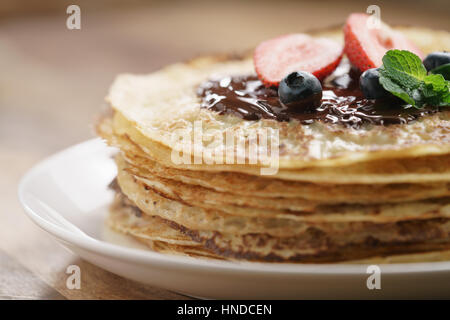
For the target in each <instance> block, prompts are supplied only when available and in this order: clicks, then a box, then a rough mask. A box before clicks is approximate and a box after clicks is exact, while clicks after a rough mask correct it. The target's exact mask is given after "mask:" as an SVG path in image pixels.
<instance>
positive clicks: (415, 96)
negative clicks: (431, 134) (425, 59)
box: [379, 50, 450, 108]
mask: <svg viewBox="0 0 450 320" xmlns="http://www.w3.org/2000/svg"><path fill="white" fill-rule="evenodd" d="M438 71H439V70H438ZM379 81H380V84H381V85H382V86H383V88H384V89H385V90H387V91H389V92H390V93H392V94H393V95H395V96H397V97H399V98H400V99H402V100H403V101H405V102H406V103H408V104H410V105H412V106H414V107H416V108H421V107H423V106H425V105H429V106H436V107H440V106H450V92H449V88H450V81H447V80H445V78H444V77H443V76H442V74H440V73H439V72H436V73H433V74H427V70H426V69H425V67H424V65H423V64H422V61H421V60H420V58H419V57H418V56H416V55H415V54H414V53H412V52H409V51H406V50H389V51H388V52H386V54H385V55H384V57H383V66H382V67H381V68H380V80H379Z"/></svg>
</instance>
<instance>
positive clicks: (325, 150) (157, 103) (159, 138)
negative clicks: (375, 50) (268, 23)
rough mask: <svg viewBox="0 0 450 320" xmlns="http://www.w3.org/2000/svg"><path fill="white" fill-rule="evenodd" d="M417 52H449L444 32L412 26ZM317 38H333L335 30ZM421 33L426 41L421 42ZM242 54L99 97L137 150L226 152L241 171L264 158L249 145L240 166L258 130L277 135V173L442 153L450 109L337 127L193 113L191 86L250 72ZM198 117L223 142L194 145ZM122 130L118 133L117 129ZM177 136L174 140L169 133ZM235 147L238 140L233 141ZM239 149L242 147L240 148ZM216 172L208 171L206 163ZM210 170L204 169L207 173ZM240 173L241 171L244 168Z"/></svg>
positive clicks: (448, 148) (127, 83) (132, 80)
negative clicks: (253, 156)
mask: <svg viewBox="0 0 450 320" xmlns="http://www.w3.org/2000/svg"><path fill="white" fill-rule="evenodd" d="M403 31H404V32H405V34H406V35H407V36H408V37H410V38H411V40H413V41H414V42H415V43H416V44H417V45H418V46H419V47H420V48H421V49H422V50H423V51H424V52H425V53H428V52H430V51H436V50H449V49H450V35H448V34H446V33H443V34H439V36H436V41H435V42H433V41H434V38H430V37H429V33H422V32H421V30H416V29H413V28H409V29H405V30H403ZM325 35H327V36H330V37H335V38H339V37H340V36H341V35H340V31H335V32H327V33H325ZM424 35H426V36H427V38H425V37H424ZM253 73H254V71H253V64H252V59H251V58H250V57H239V58H233V57H228V56H226V57H206V58H199V59H196V60H193V61H191V62H188V63H178V64H174V65H172V66H169V67H166V68H164V69H162V70H160V71H158V72H155V73H152V74H149V75H131V74H123V75H119V76H118V77H117V79H116V80H115V82H114V84H113V85H112V87H111V89H110V92H109V95H108V97H107V100H108V101H109V102H110V104H111V106H112V107H113V108H114V109H115V111H116V114H119V116H120V117H122V118H123V119H122V123H123V124H124V128H126V127H128V128H133V129H134V130H135V131H134V133H133V132H127V134H128V135H130V137H131V138H132V140H134V141H136V140H139V141H136V142H137V143H138V144H139V145H140V146H141V147H143V148H145V146H146V145H147V144H148V145H149V146H151V145H152V143H154V142H158V143H160V144H162V145H163V146H165V147H168V148H169V149H170V150H177V151H183V152H185V153H186V152H188V153H190V155H192V156H193V155H194V150H197V151H200V152H201V153H200V154H202V155H203V159H205V160H206V161H205V162H207V161H208V160H209V161H213V160H214V159H216V160H217V158H214V153H213V152H212V151H213V150H212V148H213V149H214V152H216V155H217V154H220V152H222V154H223V155H225V154H227V152H228V151H229V148H232V149H233V150H232V151H233V152H234V154H237V155H240V156H242V157H245V158H246V162H245V163H246V164H247V165H246V167H252V166H253V167H259V166H263V165H267V164H268V161H269V160H270V159H269V158H268V157H269V156H268V155H270V154H271V152H273V151H272V150H273V148H272V149H271V144H270V143H271V142H269V143H268V150H269V151H268V152H267V150H264V148H257V149H256V151H257V152H258V154H257V159H258V161H257V163H255V164H252V165H248V163H249V159H248V150H247V149H246V147H245V146H248V142H249V140H250V139H252V137H255V135H256V134H257V133H256V132H257V131H258V130H259V129H262V128H263V129H266V130H269V131H268V132H269V135H270V132H274V131H275V130H278V132H279V141H275V144H276V146H277V148H278V147H279V167H280V169H297V168H306V167H316V166H336V165H339V166H342V165H347V164H351V163H355V162H361V161H369V160H380V159H389V158H408V157H422V156H433V155H445V154H448V153H449V152H450V111H441V112H438V113H435V114H433V115H428V116H423V117H421V118H419V119H418V120H417V121H415V122H412V123H408V124H398V125H390V126H364V127H361V128H349V127H343V126H341V125H339V124H332V123H324V122H320V121H317V122H314V123H313V124H311V125H302V124H301V123H299V122H297V121H295V120H291V121H290V122H278V121H274V120H258V121H246V120H243V119H241V118H239V117H236V116H232V115H219V114H218V113H217V112H214V111H211V110H208V109H205V108H201V104H200V99H199V98H198V97H197V95H196V88H197V87H198V85H199V84H200V83H202V82H203V81H206V80H208V79H210V78H212V77H221V76H229V75H241V74H242V75H247V74H253ZM199 120H201V127H202V130H203V132H206V131H208V132H209V133H213V134H217V135H218V136H221V137H223V142H222V143H217V140H215V142H216V143H214V144H213V143H210V141H206V140H202V141H199V140H195V139H193V136H194V127H195V126H194V123H195V122H196V121H199ZM124 130H126V129H124ZM175 131H177V132H183V134H187V135H188V137H189V139H190V142H191V146H190V148H188V149H186V140H183V141H181V142H180V140H177V139H175V137H174V132H175ZM230 132H239V138H240V139H244V142H245V143H244V144H241V145H240V144H237V143H234V144H233V145H232V146H230V145H227V144H226V140H225V138H224V137H226V135H227V133H230ZM177 138H179V136H177ZM241 142H242V141H241ZM243 145H244V147H243V148H242V146H243ZM210 167H216V166H210ZM216 168H217V170H221V171H224V170H225V171H243V170H240V169H239V166H236V165H227V164H224V165H220V166H217V167H216ZM211 169H212V168H211ZM244 171H245V170H244Z"/></svg>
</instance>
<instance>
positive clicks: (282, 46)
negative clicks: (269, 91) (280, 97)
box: [253, 34, 343, 86]
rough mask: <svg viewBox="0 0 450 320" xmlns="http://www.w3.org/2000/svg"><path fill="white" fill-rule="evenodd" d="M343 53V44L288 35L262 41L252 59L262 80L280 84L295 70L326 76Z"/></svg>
mask: <svg viewBox="0 0 450 320" xmlns="http://www.w3.org/2000/svg"><path fill="white" fill-rule="evenodd" d="M342 53H343V50H342V46H341V45H340V44H339V43H337V42H335V41H333V40H330V39H327V38H313V37H311V36H309V35H306V34H288V35H284V36H280V37H277V38H274V39H271V40H267V41H264V42H262V43H261V44H260V45H259V46H258V47H257V48H256V49H255V52H254V56H253V61H254V64H255V70H256V73H257V74H258V77H259V78H260V80H261V81H262V82H263V83H264V84H265V85H266V86H278V84H279V83H280V81H281V80H282V79H283V78H284V77H285V76H287V75H288V74H290V73H291V72H294V71H306V72H310V73H312V74H313V75H314V76H316V77H317V78H318V79H319V80H322V79H324V78H325V77H326V76H327V75H329V74H330V73H332V72H333V70H334V69H336V67H337V66H338V65H339V62H340V61H341V58H342Z"/></svg>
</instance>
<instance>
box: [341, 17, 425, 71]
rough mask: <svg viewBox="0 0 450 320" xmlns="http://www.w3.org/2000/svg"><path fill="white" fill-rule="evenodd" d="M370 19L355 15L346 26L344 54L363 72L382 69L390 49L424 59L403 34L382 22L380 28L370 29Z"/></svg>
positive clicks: (348, 20)
mask: <svg viewBox="0 0 450 320" xmlns="http://www.w3.org/2000/svg"><path fill="white" fill-rule="evenodd" d="M368 19H369V16H368V15H367V14H364V13H353V14H351V15H350V16H349V17H348V19H347V22H346V24H345V26H344V39H345V46H344V52H345V54H346V55H347V57H348V59H349V60H350V62H351V63H352V64H353V65H354V66H355V67H357V68H358V69H360V70H361V71H362V72H364V71H366V70H367V69H372V68H378V67H380V66H381V65H382V64H383V62H382V58H383V56H384V54H385V53H386V51H388V50H390V49H401V50H408V51H411V52H413V53H415V54H416V55H418V56H419V57H421V58H423V53H422V52H421V51H420V50H419V49H418V48H417V47H416V46H415V45H414V44H413V43H412V42H411V41H410V40H409V39H408V38H406V37H405V36H404V35H403V34H402V33H401V32H399V31H396V30H392V29H391V28H390V27H389V26H388V25H387V24H385V23H383V22H381V21H380V27H379V28H370V27H369V23H368Z"/></svg>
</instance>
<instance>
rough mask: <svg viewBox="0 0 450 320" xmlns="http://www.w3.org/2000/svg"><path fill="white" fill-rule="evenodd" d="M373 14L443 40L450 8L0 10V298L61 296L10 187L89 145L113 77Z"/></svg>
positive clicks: (410, 1)
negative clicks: (43, 164)
mask: <svg viewBox="0 0 450 320" xmlns="http://www.w3.org/2000/svg"><path fill="white" fill-rule="evenodd" d="M71 4H76V5H78V6H79V7H80V8H81V30H69V29H67V27H66V19H67V18H68V14H67V13H66V9H67V7H68V6H69V5H71ZM371 4H376V5H378V6H380V8H381V18H382V19H383V20H384V21H386V22H387V23H389V24H391V25H415V26H421V27H425V28H434V29H441V30H447V31H450V19H449V15H450V1H449V0H416V1H414V0H396V1H374V0H371V1H357V0H353V1H351V0H344V1H336V0H334V1H332V0H321V1H318V0H311V1H284V0H276V1H264V0H259V1H258V0H254V1H243V0H241V1H237V0H227V1H211V0H210V1H162V0H161V1H138V0H131V1H118V0H111V1H106V0H97V1H93V0H90V1H89V0H86V1H78V0H74V1H65V0H29V1H17V0H2V1H1V2H0V168H1V169H0V195H1V198H0V200H1V209H0V284H2V283H5V281H6V282H8V281H9V282H10V286H9V288H10V289H5V288H7V287H5V286H1V285H0V297H2V296H8V295H9V296H14V295H19V296H20V294H21V293H20V292H19V293H17V292H15V293H14V290H16V289H14V288H17V284H16V283H15V282H14V280H11V278H10V276H9V274H11V272H16V271H17V270H19V271H20V272H19V273H18V274H19V275H20V277H22V278H24V273H26V274H28V273H27V272H28V271H30V270H31V273H30V277H31V278H30V279H34V278H33V277H35V276H36V277H37V278H38V279H39V281H41V280H43V285H44V286H45V285H47V284H50V285H51V286H52V287H58V284H57V283H56V282H55V281H58V280H57V279H58V277H56V278H55V277H54V274H53V273H55V272H57V271H58V268H59V266H58V265H51V264H49V263H48V262H49V261H53V262H52V263H54V261H59V260H58V259H60V260H61V255H62V253H61V252H60V250H61V249H59V247H56V245H54V244H53V243H52V242H49V241H51V240H50V239H47V238H46V237H45V236H44V235H42V234H41V233H40V231H38V230H37V228H35V227H34V226H32V225H31V222H29V221H28V220H27V218H26V217H25V215H24V214H23V213H22V209H21V208H20V205H19V203H18V201H17V199H16V190H17V182H18V181H19V179H20V177H21V176H22V174H23V173H24V172H25V171H26V169H28V168H29V167H31V166H32V165H33V164H34V163H36V162H37V161H38V160H40V159H42V158H43V157H45V156H47V155H49V154H51V153H53V152H55V151H57V150H59V149H62V148H65V147H67V146H70V145H72V144H74V143H77V142H80V141H82V140H85V139H88V138H91V137H93V136H94V133H93V129H92V123H93V122H94V120H95V116H96V114H97V113H98V112H99V110H100V108H101V107H102V105H104V102H103V99H104V96H105V94H106V92H107V90H108V87H109V85H110V84H111V82H112V81H113V79H114V76H115V75H116V74H118V73H122V72H136V73H147V72H151V71H154V70H156V69H158V68H160V67H162V66H164V65H166V64H169V63H173V62H176V61H179V60H184V59H188V58H192V57H194V56H197V55H200V54H207V53H214V52H223V51H239V50H244V49H249V48H252V47H253V46H255V45H256V44H258V42H260V41H261V40H264V39H268V38H271V37H273V36H276V35H279V34H283V33H291V32H301V31H307V30H313V29H318V28H324V27H329V26H338V25H341V24H342V23H343V22H344V21H345V19H346V17H347V15H348V14H349V13H351V12H365V11H366V8H367V7H368V6H369V5H371ZM24 234H26V235H27V236H26V237H24ZM44 248H46V249H44ZM64 257H66V258H68V259H69V258H70V256H64ZM72 258H73V257H72ZM64 263H65V262H64ZM64 263H62V264H61V266H63V265H64ZM22 267H23V268H24V269H22ZM92 268H94V267H92ZM92 270H94V271H93V272H94V273H95V272H101V271H98V270H97V271H96V269H92ZM25 278H26V277H25ZM33 281H34V280H33ZM33 281H31V280H30V283H32V284H30V285H31V286H36V288H38V289H39V290H41V287H40V286H39V285H35V284H34V283H33ZM108 281H112V282H114V281H115V280H114V281H113V280H111V279H109V280H108ZM117 281H119V280H117ZM55 283H56V284H55ZM105 285H106V284H105ZM33 288H34V287H33ZM19 289H20V288H19ZM22 289H23V288H22ZM22 289H20V290H22ZM2 290H3V291H2ZM8 290H10V291H8ZM33 290H34V289H33ZM61 290H63V289H58V291H59V292H61ZM108 290H109V291H110V292H112V291H111V290H112V289H111V288H109V289H108ZM29 291H30V290H28V291H27V292H29ZM44 291H45V290H44ZM5 292H6V293H5ZM11 292H12V293H11ZM45 292H46V291H45ZM45 292H44V293H45ZM49 292H50V293H46V294H48V295H49V296H52V294H53V293H52V291H51V290H50V291H49ZM67 294H68V295H73V294H75V293H67Z"/></svg>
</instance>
